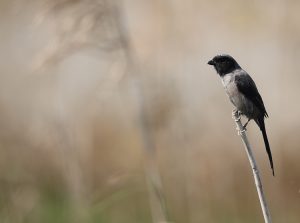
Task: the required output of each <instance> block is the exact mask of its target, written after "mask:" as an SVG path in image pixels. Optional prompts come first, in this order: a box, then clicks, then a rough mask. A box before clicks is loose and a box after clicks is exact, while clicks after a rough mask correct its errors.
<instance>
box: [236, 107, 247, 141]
mask: <svg viewBox="0 0 300 223" xmlns="http://www.w3.org/2000/svg"><path fill="white" fill-rule="evenodd" d="M232 118H233V119H234V121H235V122H236V123H237V126H239V124H238V122H240V123H241V112H240V111H238V110H237V109H236V108H235V109H233V110H232ZM247 124H248V122H247V123H246V124H245V125H242V129H241V128H240V127H237V128H236V130H238V135H242V133H244V132H246V126H247Z"/></svg>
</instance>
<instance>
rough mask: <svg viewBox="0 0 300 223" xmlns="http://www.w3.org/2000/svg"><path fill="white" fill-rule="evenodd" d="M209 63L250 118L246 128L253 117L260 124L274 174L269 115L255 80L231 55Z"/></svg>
mask: <svg viewBox="0 0 300 223" xmlns="http://www.w3.org/2000/svg"><path fill="white" fill-rule="evenodd" d="M208 64H209V65H212V66H214V68H215V69H216V71H217V73H218V74H219V75H220V77H221V79H222V83H223V86H224V88H225V91H226V93H227V95H228V97H229V99H230V101H231V102H232V104H233V105H234V106H235V107H236V109H237V110H238V112H239V113H240V114H242V115H244V116H246V117H247V118H248V121H247V122H246V124H245V125H244V128H246V126H247V124H248V123H249V121H250V120H251V119H253V120H254V121H255V122H256V124H257V125H258V126H259V128H260V130H261V132H262V135H263V138H264V142H265V146H266V150H267V153H268V157H269V161H270V165H271V168H272V173H273V176H274V166H273V159H272V153H271V149H270V145H269V141H268V136H267V133H266V128H265V121H264V119H265V118H267V117H268V113H267V111H266V109H265V106H264V103H263V100H262V98H261V96H260V94H259V93H258V90H257V88H256V85H255V83H254V81H253V80H252V78H251V77H250V76H249V74H248V73H247V72H246V71H244V70H243V69H242V68H241V67H240V65H239V64H238V63H237V62H236V61H235V59H234V58H233V57H232V56H230V55H226V54H223V55H217V56H215V57H214V58H213V59H212V60H210V61H208Z"/></svg>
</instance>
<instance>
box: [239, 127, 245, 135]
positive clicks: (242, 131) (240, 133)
mask: <svg viewBox="0 0 300 223" xmlns="http://www.w3.org/2000/svg"><path fill="white" fill-rule="evenodd" d="M237 130H238V135H239V136H240V135H242V134H243V133H244V132H246V129H245V128H243V129H242V130H240V129H237Z"/></svg>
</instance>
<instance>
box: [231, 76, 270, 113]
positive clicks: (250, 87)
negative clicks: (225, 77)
mask: <svg viewBox="0 0 300 223" xmlns="http://www.w3.org/2000/svg"><path fill="white" fill-rule="evenodd" d="M244 72H245V71H244ZM234 81H235V83H236V86H237V88H238V90H239V91H240V92H241V93H242V94H243V95H245V97H246V98H248V99H249V100H250V101H252V102H253V104H254V105H255V106H256V107H257V108H258V109H259V110H260V111H261V112H262V113H263V114H264V117H268V113H267V111H266V109H265V105H264V102H263V100H262V98H261V96H260V94H259V93H258V90H257V88H256V85H255V83H254V81H253V80H252V78H251V77H250V76H249V75H248V74H247V73H246V72H245V73H242V74H239V75H236V76H235V80H234Z"/></svg>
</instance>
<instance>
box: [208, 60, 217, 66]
mask: <svg viewBox="0 0 300 223" xmlns="http://www.w3.org/2000/svg"><path fill="white" fill-rule="evenodd" d="M207 64H209V65H215V64H216V63H215V61H214V60H210V61H208V62H207Z"/></svg>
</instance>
